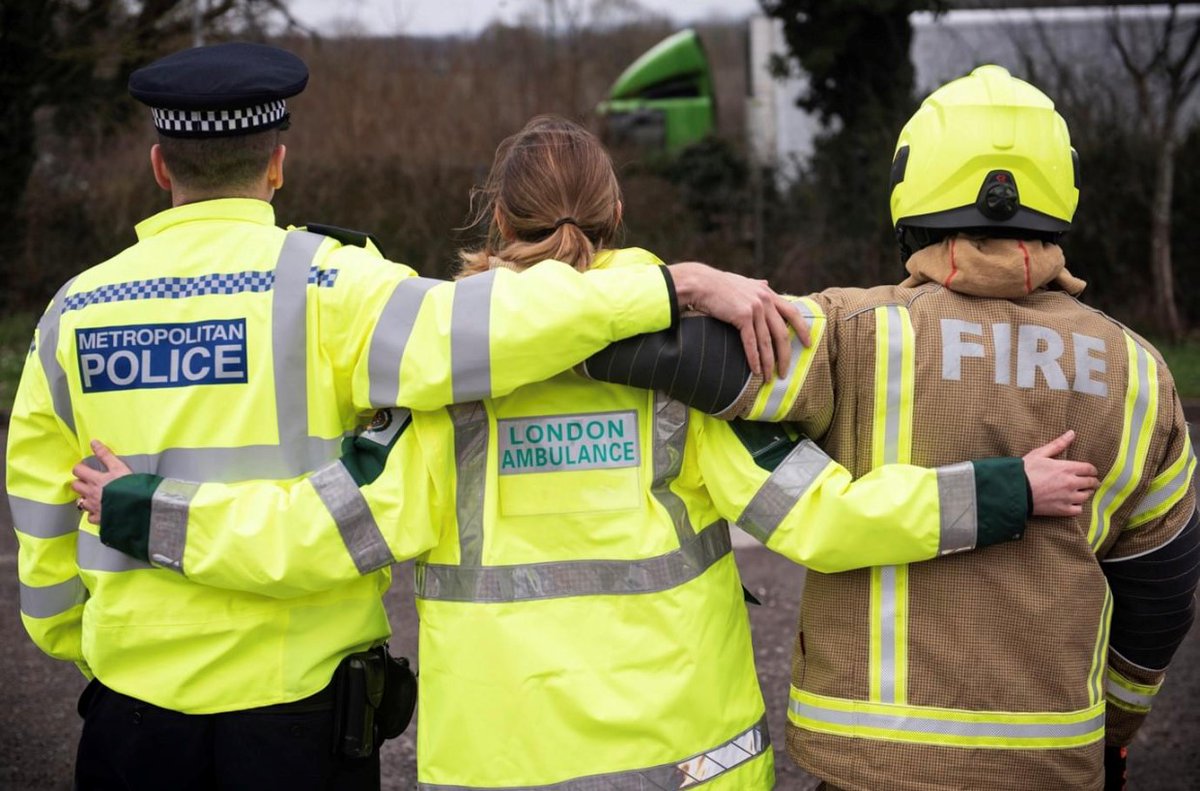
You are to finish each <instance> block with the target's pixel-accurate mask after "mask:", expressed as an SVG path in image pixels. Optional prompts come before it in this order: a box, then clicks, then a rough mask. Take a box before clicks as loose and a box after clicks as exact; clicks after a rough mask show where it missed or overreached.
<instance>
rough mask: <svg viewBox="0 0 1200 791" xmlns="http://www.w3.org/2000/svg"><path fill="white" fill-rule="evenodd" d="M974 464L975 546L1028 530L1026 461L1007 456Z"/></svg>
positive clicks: (1010, 537) (1008, 538)
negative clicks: (1026, 525)
mask: <svg viewBox="0 0 1200 791" xmlns="http://www.w3.org/2000/svg"><path fill="white" fill-rule="evenodd" d="M972 465H973V466H974V468H975V503H976V505H975V513H976V519H977V521H978V525H979V528H978V533H977V534H976V540H975V546H976V547H986V546H991V545H992V544H1000V543H1002V542H1005V541H1016V540H1017V539H1019V538H1020V537H1021V536H1022V535H1023V534H1024V533H1025V523H1026V518H1027V517H1026V515H1027V514H1028V513H1029V507H1030V502H1029V494H1028V489H1027V488H1026V479H1025V462H1024V461H1023V460H1022V459H1018V458H1013V457H1005V458H997V459H981V460H979V461H974V462H972Z"/></svg>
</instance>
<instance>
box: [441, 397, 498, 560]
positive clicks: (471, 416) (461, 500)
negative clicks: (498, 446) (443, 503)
mask: <svg viewBox="0 0 1200 791" xmlns="http://www.w3.org/2000/svg"><path fill="white" fill-rule="evenodd" d="M448 409H449V412H450V417H451V419H452V420H453V421H454V467H455V469H456V470H457V473H456V476H457V481H456V484H455V486H456V487H457V488H456V491H455V495H454V507H455V511H456V517H457V519H456V521H457V522H458V550H459V556H458V562H459V563H460V564H462V565H464V566H478V565H479V564H480V563H482V562H483V500H484V493H485V489H486V487H487V464H488V444H489V443H488V431H489V429H488V414H487V409H486V408H485V407H484V406H483V403H482V402H480V401H473V402H472V403H470V404H454V405H453V406H450V407H448Z"/></svg>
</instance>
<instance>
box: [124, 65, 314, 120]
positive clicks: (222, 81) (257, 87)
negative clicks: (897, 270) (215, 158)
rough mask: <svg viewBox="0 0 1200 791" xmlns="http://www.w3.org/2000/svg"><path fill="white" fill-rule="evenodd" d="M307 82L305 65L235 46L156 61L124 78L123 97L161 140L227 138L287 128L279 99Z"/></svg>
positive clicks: (293, 92)
mask: <svg viewBox="0 0 1200 791" xmlns="http://www.w3.org/2000/svg"><path fill="white" fill-rule="evenodd" d="M307 83H308V67H307V66H305V65H304V61H302V60H300V58H298V57H297V56H295V55H293V54H292V53H290V52H288V51H286V50H282V49H279V48H278V47H271V46H267V45H265V44H249V43H242V42H235V43H230V44H215V45H213V46H209V47H196V48H194V49H186V50H183V51H182V52H176V53H175V54H173V55H168V56H166V57H165V58H160V59H159V60H156V61H154V62H153V63H151V64H150V65H149V66H145V67H144V68H141V69H138V70H137V71H135V72H134V73H133V74H132V75H131V76H130V78H129V93H130V94H132V96H133V98H135V99H137V100H138V101H139V102H142V103H143V104H145V105H148V106H149V107H150V111H151V113H152V115H153V116H154V126H155V128H156V129H158V131H159V132H160V133H161V134H163V135H166V136H167V137H229V136H233V135H245V134H250V133H252V132H262V131H264V130H267V129H275V128H287V122H288V118H289V115H288V111H287V103H286V102H285V101H284V100H285V99H287V98H288V97H290V96H295V95H296V94H298V93H300V92H301V91H302V90H304V86H305V85H306V84H307Z"/></svg>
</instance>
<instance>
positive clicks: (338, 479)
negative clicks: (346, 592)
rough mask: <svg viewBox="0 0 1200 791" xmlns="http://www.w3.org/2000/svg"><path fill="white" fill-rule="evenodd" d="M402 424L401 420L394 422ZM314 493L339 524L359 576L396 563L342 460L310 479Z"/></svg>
mask: <svg viewBox="0 0 1200 791" xmlns="http://www.w3.org/2000/svg"><path fill="white" fill-rule="evenodd" d="M395 422H396V423H397V424H400V423H401V421H400V420H396V421H395ZM309 482H310V483H311V484H312V487H313V491H315V492H316V493H317V497H319V498H321V502H322V503H323V504H324V505H325V509H326V510H327V511H329V515H330V516H331V517H333V522H334V524H336V525H337V529H338V533H339V534H340V535H341V537H342V541H343V543H345V545H346V551H347V552H348V553H349V554H350V558H351V559H352V560H353V561H354V567H355V568H357V569H358V573H359V574H370V573H371V572H372V571H375V570H376V569H381V568H383V567H384V566H389V565H391V564H392V563H393V562H395V558H394V557H393V555H392V550H391V548H390V547H388V544H387V539H385V538H384V537H383V532H382V531H380V529H379V524H378V523H377V522H376V521H375V515H374V514H372V513H371V508H370V506H368V505H367V498H365V497H363V493H362V490H361V489H359V488H358V484H357V483H355V482H354V478H352V477H351V476H350V472H349V471H348V470H347V469H346V467H345V465H343V464H342V463H341V462H340V461H338V462H334V463H332V464H329V465H326V466H325V467H323V468H321V469H320V470H317V472H315V473H313V476H312V477H311V478H310V479H309Z"/></svg>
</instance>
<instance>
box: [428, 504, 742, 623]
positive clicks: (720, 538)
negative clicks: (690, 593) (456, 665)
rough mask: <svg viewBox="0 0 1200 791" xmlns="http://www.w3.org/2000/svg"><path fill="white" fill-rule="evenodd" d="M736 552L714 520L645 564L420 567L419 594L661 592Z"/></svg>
mask: <svg viewBox="0 0 1200 791" xmlns="http://www.w3.org/2000/svg"><path fill="white" fill-rule="evenodd" d="M731 549H732V545H731V544H730V540H729V525H727V524H726V523H725V522H714V523H713V524H712V525H710V526H709V527H708V528H707V529H705V530H703V531H702V532H701V533H700V534H699V535H696V536H693V537H692V538H691V539H690V540H689V541H688V542H687V543H685V544H684V545H683V546H681V547H680V548H679V549H676V550H673V551H671V552H668V553H666V554H665V555H658V556H656V557H652V558H642V559H640V560H563V561H554V562H549V563H530V564H526V565H518V566H473V567H465V566H448V565H438V564H432V563H417V564H416V594H417V596H419V597H420V598H422V599H434V600H439V601H461V602H483V603H496V602H514V601H528V600H530V599H559V598H567V597H571V596H601V595H609V594H635V593H656V592H659V591H665V590H670V589H672V588H676V587H678V586H680V585H682V584H684V583H685V582H690V581H691V580H693V579H696V578H697V577H699V576H700V575H701V574H703V573H704V572H705V571H706V570H707V569H709V568H710V567H711V566H712V565H713V564H714V563H716V562H717V561H719V560H720V559H721V558H723V557H725V556H726V555H728V554H729V552H730V551H731Z"/></svg>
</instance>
